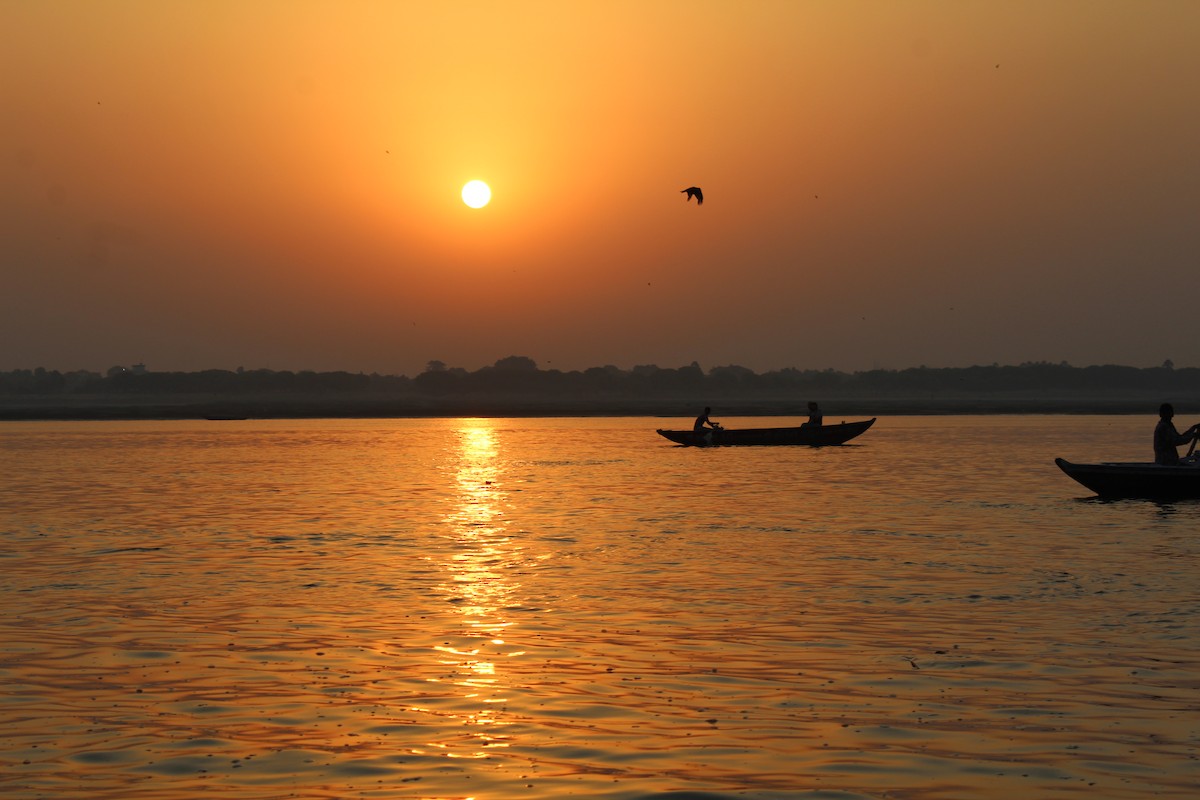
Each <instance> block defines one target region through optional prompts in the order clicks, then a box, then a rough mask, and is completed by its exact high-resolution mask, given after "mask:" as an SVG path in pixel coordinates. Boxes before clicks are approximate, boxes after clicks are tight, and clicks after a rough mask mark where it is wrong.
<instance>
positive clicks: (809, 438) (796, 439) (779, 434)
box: [658, 417, 875, 447]
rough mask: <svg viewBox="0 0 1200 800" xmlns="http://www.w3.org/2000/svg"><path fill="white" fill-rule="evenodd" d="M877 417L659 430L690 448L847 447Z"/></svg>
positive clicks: (659, 432) (672, 439) (663, 435)
mask: <svg viewBox="0 0 1200 800" xmlns="http://www.w3.org/2000/svg"><path fill="white" fill-rule="evenodd" d="M874 424H875V418H874V417H872V418H871V419H868V420H862V421H860V422H842V423H840V424H837V425H802V426H800V427H797V428H717V429H715V430H709V429H707V428H706V429H705V430H703V431H699V432H697V431H671V430H663V429H662V428H659V429H658V435H659V436H662V437H664V438H667V439H670V440H671V441H672V442H675V443H676V444H682V445H687V446H689V447H728V446H731V445H807V446H809V447H830V446H835V445H839V444H845V443H846V442H848V441H850V440H851V439H853V438H854V437H855V436H859V435H861V434H862V433H865V432H866V430H867V429H868V428H870V427H871V426H872V425H874Z"/></svg>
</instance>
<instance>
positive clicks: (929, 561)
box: [0, 414, 1200, 800]
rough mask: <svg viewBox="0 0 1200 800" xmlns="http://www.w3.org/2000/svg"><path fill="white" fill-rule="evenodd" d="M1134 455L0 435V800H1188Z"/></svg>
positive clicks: (108, 425)
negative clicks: (1100, 497)
mask: <svg viewBox="0 0 1200 800" xmlns="http://www.w3.org/2000/svg"><path fill="white" fill-rule="evenodd" d="M714 417H715V418H718V419H720V417H718V416H717V415H715V414H714ZM721 421H722V422H723V423H725V424H726V425H727V426H731V427H737V426H755V427H758V426H764V425H769V424H795V422H796V420H793V419H772V420H766V421H765V420H763V419H753V420H751V419H744V420H737V419H721ZM827 421H828V422H836V421H838V419H836V418H835V417H834V416H832V415H830V416H827ZM1154 422H1155V418H1154V417H1153V416H1152V415H1148V416H1146V417H1069V416H1063V417H1048V416H1047V417H1040V416H1011V417H895V418H884V419H880V420H879V422H877V423H876V426H875V427H874V428H873V429H871V430H870V431H869V432H868V433H867V434H865V435H864V436H862V437H861V438H860V439H858V440H855V442H853V443H852V444H851V445H847V446H845V447H834V448H823V449H812V448H804V447H780V448H716V449H695V448H683V447H677V446H674V445H672V444H671V443H669V442H668V441H666V440H665V439H662V438H660V437H658V436H657V435H655V433H654V429H655V428H656V427H664V426H671V425H673V426H675V427H679V426H687V425H689V424H690V419H680V420H678V421H675V420H670V421H668V420H660V419H653V418H601V419H429V420H426V419H422V420H300V421H297V420H285V421H277V420H272V421H258V420H246V421H191V422H187V421H185V422H175V421H171V422H53V423H38V422H17V423H3V424H0V459H2V463H3V470H2V472H0V795H2V796H3V797H5V798H6V799H11V798H54V799H55V800H58V799H64V798H81V797H88V798H163V799H170V800H174V799H175V798H195V797H209V798H229V799H232V798H238V800H267V799H268V798H271V799H274V798H360V797H361V798H414V799H415V798H476V799H477V800H501V799H503V800H507V798H528V799H530V800H542V799H544V798H561V797H569V796H574V797H583V798H614V799H615V798H664V799H665V798H677V799H680V800H682V799H683V798H691V799H692V800H700V799H701V798H704V799H706V800H718V799H720V798H735V797H736V798H747V797H749V798H772V799H776V798H827V799H829V800H834V799H838V800H848V799H851V798H908V799H911V800H918V799H919V800H934V799H935V798H936V799H937V800H971V798H988V799H991V798H997V799H999V798H1012V797H1017V796H1025V797H1030V798H1059V797H1062V798H1069V797H1089V798H1093V797H1100V798H1112V799H1117V800H1119V799H1120V798H1145V797H1150V796H1155V797H1179V798H1184V797H1195V796H1196V794H1197V791H1198V789H1197V787H1200V691H1198V690H1200V525H1198V523H1200V504H1192V503H1177V504H1170V505H1169V504H1159V503H1151V502H1143V501H1125V502H1111V503H1110V502H1100V501H1097V500H1095V499H1093V498H1089V496H1088V492H1087V491H1086V490H1084V489H1083V488H1082V487H1080V486H1078V485H1076V484H1074V483H1073V482H1072V481H1070V480H1069V479H1068V478H1066V476H1064V475H1062V474H1061V473H1060V472H1059V471H1058V470H1057V468H1056V467H1055V466H1054V464H1053V459H1054V457H1055V456H1063V457H1066V458H1070V459H1071V460H1078V461H1087V460H1105V459H1110V460H1145V459H1147V458H1148V456H1149V450H1150V434H1151V431H1152V429H1153V426H1154ZM1189 424H1190V423H1189Z"/></svg>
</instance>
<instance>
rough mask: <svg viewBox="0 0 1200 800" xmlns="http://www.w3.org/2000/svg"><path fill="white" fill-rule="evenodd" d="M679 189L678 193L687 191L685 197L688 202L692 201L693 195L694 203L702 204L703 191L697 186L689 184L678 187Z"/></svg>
mask: <svg viewBox="0 0 1200 800" xmlns="http://www.w3.org/2000/svg"><path fill="white" fill-rule="evenodd" d="M679 191H680V193H683V192H687V199H688V202H689V203H690V202H691V201H692V198H693V197H695V198H696V205H698V206H702V205H704V192H702V191H700V187H699V186H689V187H688V188H686V189H680V190H679Z"/></svg>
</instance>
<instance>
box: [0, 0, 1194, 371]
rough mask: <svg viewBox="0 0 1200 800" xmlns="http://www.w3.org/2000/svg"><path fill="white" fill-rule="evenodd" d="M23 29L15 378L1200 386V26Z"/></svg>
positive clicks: (2, 262)
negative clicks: (1009, 374)
mask: <svg viewBox="0 0 1200 800" xmlns="http://www.w3.org/2000/svg"><path fill="white" fill-rule="evenodd" d="M0 30H3V31H4V36H3V38H4V46H3V47H0V101H2V108H3V110H2V112H0V113H2V115H3V116H2V120H3V124H2V125H0V187H2V188H0V203H2V209H0V212H2V213H0V369H4V370H7V369H14V368H31V367H37V366H44V367H47V368H50V369H60V370H69V369H81V368H82V369H95V370H104V369H107V368H108V367H110V366H113V365H115V364H130V363H134V362H139V361H141V362H144V363H145V364H146V365H147V367H148V368H149V369H151V370H194V369H205V368H225V369H233V368H236V367H238V366H244V367H246V368H247V369H250V368H258V367H265V368H270V369H292V370H299V369H316V370H333V369H346V370H350V371H360V370H361V371H367V372H381V373H393V374H399V373H404V374H409V375H413V374H416V373H418V372H420V371H421V370H422V369H423V368H424V366H425V364H426V362H428V361H430V360H433V359H437V360H441V361H444V362H446V363H447V364H449V365H451V366H461V367H465V368H467V369H476V368H478V367H480V366H484V365H488V364H491V363H493V362H495V361H496V360H497V359H499V358H503V357H505V356H509V355H524V356H529V357H531V358H534V359H535V360H536V361H537V362H538V363H539V365H540V366H542V367H543V368H558V369H564V370H565V369H582V368H587V367H590V366H600V365H604V364H615V365H617V366H619V367H622V368H629V367H632V366H634V365H638V364H657V365H658V366H660V367H676V366H681V365H685V364H690V363H691V362H692V361H698V362H699V363H700V365H701V366H702V367H704V368H705V369H707V368H709V367H712V366H716V365H724V364H740V365H742V366H746V367H749V368H751V369H754V370H756V371H764V370H769V369H777V368H781V367H789V366H794V367H798V368H803V369H807V368H815V369H824V368H827V367H832V368H835V369H841V370H859V369H869V368H872V367H884V368H895V369H899V368H904V367H910V366H917V365H921V364H925V365H928V366H968V365H972V364H991V363H993V362H999V363H1001V364H1016V363H1021V362H1025V361H1043V360H1045V361H1053V362H1059V361H1064V360H1065V361H1069V362H1070V363H1072V364H1074V365H1076V366H1086V365H1089V364H1104V363H1116V364H1128V365H1132V366H1156V365H1158V364H1160V363H1162V362H1163V360H1164V359H1167V358H1170V359H1172V360H1174V362H1175V363H1176V365H1177V366H1200V332H1198V327H1200V323H1198V322H1197V320H1200V307H1198V306H1200V301H1198V300H1196V299H1195V294H1196V292H1197V290H1198V289H1200V283H1198V282H1197V278H1198V277H1200V271H1198V270H1197V265H1198V253H1200V47H1198V46H1197V34H1198V33H1200V2H1195V0H1178V1H1177V2H1162V1H1155V0H1135V1H1131V2H1104V0H1084V1H1082V2H1053V0H1034V1H1032V2H1020V1H1019V0H1002V1H1001V0H997V1H996V2H990V1H989V0H977V1H974V2H964V1H962V0H947V1H946V2H917V1H907V0H905V1H893V0H888V1H887V2H845V1H844V0H836V1H834V0H831V1H830V2H821V1H817V0H814V1H813V2H803V1H802V0H797V1H795V2H667V1H666V0H649V1H646V0H638V1H637V2H628V3H623V2H614V1H613V0H603V1H602V2H594V3H592V2H558V1H557V0H555V1H554V2H546V3H533V2H486V3H482V2H481V3H465V2H462V3H457V2H419V3H418V2H371V3H367V2H341V1H338V2H303V1H302V0H283V1H281V2H265V1H261V2H260V1H256V0H236V1H234V0H230V1H229V2H222V1H221V0H203V1H202V2H185V1H184V0H165V1H164V0H145V2H136V1H134V0H128V1H125V2H122V0H104V2H93V1H92V0H80V1H79V2H56V0H36V1H35V0H28V1H24V0H0ZM472 178H479V179H482V180H485V181H487V182H488V183H489V184H490V185H491V187H492V191H493V200H492V202H491V204H490V205H488V206H487V207H485V208H482V209H478V210H473V209H470V208H468V207H467V206H466V205H464V204H463V202H462V200H461V198H460V196H459V192H460V189H461V187H462V185H463V184H464V183H465V182H467V181H468V180H470V179H472ZM692 185H698V186H701V187H702V188H703V189H704V196H705V202H704V205H703V206H702V207H697V206H696V204H695V202H690V203H689V202H687V201H686V200H685V195H683V194H681V193H680V190H681V189H683V188H685V187H688V186H692Z"/></svg>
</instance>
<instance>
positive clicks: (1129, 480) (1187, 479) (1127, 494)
mask: <svg viewBox="0 0 1200 800" xmlns="http://www.w3.org/2000/svg"><path fill="white" fill-rule="evenodd" d="M1054 463H1055V464H1057V465H1058V468H1059V469H1061V470H1062V471H1063V472H1065V473H1066V474H1067V475H1068V476H1070V477H1071V478H1072V479H1074V480H1075V481H1077V482H1078V483H1080V484H1082V485H1083V486H1085V487H1087V488H1088V489H1091V490H1092V491H1093V492H1095V493H1096V494H1098V495H1099V496H1101V497H1105V498H1146V499H1152V500H1187V499H1196V498H1200V466H1193V465H1179V466H1163V465H1161V464H1147V463H1136V462H1131V463H1102V464H1073V463H1071V462H1070V461H1066V460H1064V459H1061V458H1056V459H1054Z"/></svg>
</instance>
